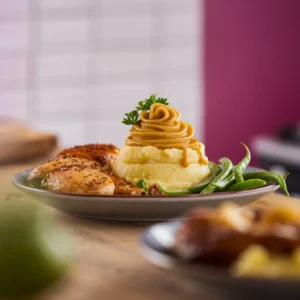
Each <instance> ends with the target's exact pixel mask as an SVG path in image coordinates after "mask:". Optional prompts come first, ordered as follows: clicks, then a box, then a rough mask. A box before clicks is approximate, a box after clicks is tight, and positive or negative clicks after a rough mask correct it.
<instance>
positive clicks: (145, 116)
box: [126, 103, 208, 167]
mask: <svg viewBox="0 0 300 300" xmlns="http://www.w3.org/2000/svg"><path fill="white" fill-rule="evenodd" d="M140 119H141V121H140V122H139V123H138V124H135V125H134V126H133V127H132V129H131V130H130V135H129V136H128V138H127V139H126V145H128V146H141V147H143V146H154V147H157V148H159V149H168V148H177V149H182V150H184V156H183V160H182V164H183V166H185V167H186V166H187V165H188V161H187V149H188V148H191V149H193V150H197V152H198V154H199V162H200V163H201V164H204V165H207V164H208V159H207V157H206V156H205V155H204V154H203V153H202V151H201V143H200V142H199V141H198V140H197V139H195V138H194V137H193V136H194V128H193V127H192V126H191V125H190V124H188V123H186V122H183V121H180V120H179V119H180V113H179V112H178V110H176V109H175V108H172V107H169V106H167V105H164V104H161V103H155V104H153V105H151V108H150V111H149V112H147V111H142V112H141V114H140Z"/></svg>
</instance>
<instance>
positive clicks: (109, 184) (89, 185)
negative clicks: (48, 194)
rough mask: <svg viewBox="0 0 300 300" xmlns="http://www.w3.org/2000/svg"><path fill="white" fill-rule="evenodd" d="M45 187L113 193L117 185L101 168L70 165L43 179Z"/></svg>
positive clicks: (78, 192) (72, 191) (92, 192)
mask: <svg viewBox="0 0 300 300" xmlns="http://www.w3.org/2000/svg"><path fill="white" fill-rule="evenodd" d="M41 186H42V187H43V188H46V189H49V190H53V191H60V192H68V193H77V194H98V195H113V194H114V190H115V185H114V183H113V181H112V180H111V178H110V177H109V176H107V175H106V174H104V173H103V172H101V170H100V169H99V168H90V167H88V168H87V167H85V166H83V165H82V166H69V167H63V168H60V169H56V170H54V171H53V172H50V173H49V174H47V175H46V176H45V178H44V179H43V180H42V183H41Z"/></svg>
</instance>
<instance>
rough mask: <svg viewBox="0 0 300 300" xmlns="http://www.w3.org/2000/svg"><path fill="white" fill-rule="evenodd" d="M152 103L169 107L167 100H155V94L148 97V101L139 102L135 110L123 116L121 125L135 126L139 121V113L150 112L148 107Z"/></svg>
mask: <svg viewBox="0 0 300 300" xmlns="http://www.w3.org/2000/svg"><path fill="white" fill-rule="evenodd" d="M154 103H161V104H164V105H169V103H168V100H167V98H156V94H153V95H151V96H150V98H149V99H145V100H144V101H140V102H139V103H138V106H137V107H136V110H133V111H131V112H129V113H127V114H125V118H124V119H123V121H122V123H123V124H125V125H135V124H137V123H138V122H139V121H140V116H139V111H144V110H150V107H151V105H152V104H154Z"/></svg>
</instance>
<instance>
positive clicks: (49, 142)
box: [0, 119, 57, 164]
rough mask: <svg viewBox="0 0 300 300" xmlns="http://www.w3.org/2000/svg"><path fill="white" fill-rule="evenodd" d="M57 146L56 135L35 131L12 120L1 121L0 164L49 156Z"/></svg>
mask: <svg viewBox="0 0 300 300" xmlns="http://www.w3.org/2000/svg"><path fill="white" fill-rule="evenodd" d="M56 146H57V137H56V136H55V135H54V134H48V133H40V132H37V131H34V130H32V129H30V128H29V127H28V126H26V125H25V124H23V123H20V122H17V121H14V120H11V119H0V164H5V163H11V162H19V161H24V160H29V159H35V158H39V157H42V156H47V155H49V154H50V153H52V151H53V150H54V149H55V148H56Z"/></svg>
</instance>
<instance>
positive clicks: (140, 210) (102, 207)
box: [12, 168, 279, 221]
mask: <svg viewBox="0 0 300 300" xmlns="http://www.w3.org/2000/svg"><path fill="white" fill-rule="evenodd" d="M247 171H248V172H253V171H262V170H261V169H254V168H248V170H247ZM30 172H31V169H30V170H26V171H23V172H20V173H18V174H16V175H15V176H14V177H13V179H12V182H13V183H14V184H15V185H16V187H17V188H18V189H20V190H21V191H22V192H24V193H25V194H27V195H28V196H30V197H32V198H35V199H36V200H38V201H39V202H41V203H44V204H46V205H48V206H50V207H53V208H55V209H57V210H59V211H61V212H63V213H66V214H70V215H75V216H80V217H88V218H96V219H108V220H128V221H159V220H161V221H162V220H168V219H170V218H179V216H180V215H182V214H183V213H184V212H185V211H187V210H189V209H191V208H194V207H197V206H198V207H201V206H202V207H203V206H205V207H215V206H218V205H219V204H220V203H222V202H223V201H228V200H230V201H233V202H236V203H238V204H240V205H245V204H248V203H250V202H253V201H254V200H256V199H258V198H260V197H262V196H264V195H267V194H269V193H273V192H275V191H276V190H277V189H278V187H279V186H278V185H276V184H268V185H266V186H263V187H261V188H257V189H253V190H247V191H239V192H222V193H214V194H207V195H201V194H189V195H178V196H99V195H80V194H71V193H61V192H54V191H49V190H43V189H37V188H32V187H30V186H29V185H28V183H27V177H28V174H29V173H30Z"/></svg>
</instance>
